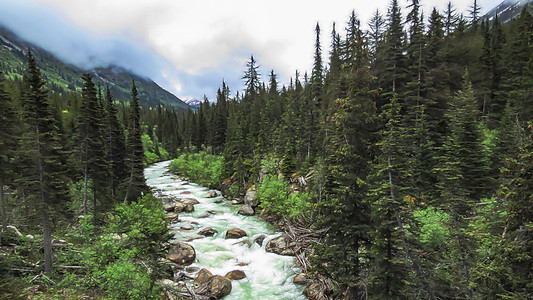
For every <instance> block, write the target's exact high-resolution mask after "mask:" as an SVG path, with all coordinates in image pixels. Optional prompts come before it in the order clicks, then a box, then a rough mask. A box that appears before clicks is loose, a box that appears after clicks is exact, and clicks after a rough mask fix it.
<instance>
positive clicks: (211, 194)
mask: <svg viewBox="0 0 533 300" xmlns="http://www.w3.org/2000/svg"><path fill="white" fill-rule="evenodd" d="M216 196H217V192H215V191H209V192H207V195H205V197H206V198H215V197H216Z"/></svg>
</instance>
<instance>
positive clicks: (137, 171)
mask: <svg viewBox="0 0 533 300" xmlns="http://www.w3.org/2000/svg"><path fill="white" fill-rule="evenodd" d="M130 107H131V111H130V115H129V123H128V138H127V143H126V150H127V153H128V156H127V166H128V169H129V176H128V178H127V179H126V188H125V192H126V196H125V198H124V200H125V201H130V202H131V201H135V200H136V199H137V198H139V197H140V196H142V195H143V194H144V193H146V192H147V191H148V186H147V185H146V179H145V178H144V164H143V160H144V149H143V144H142V139H141V135H142V131H141V124H140V118H141V116H140V115H141V109H140V106H139V97H138V92H137V87H136V86H135V81H132V87H131V101H130Z"/></svg>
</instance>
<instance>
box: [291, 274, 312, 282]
mask: <svg viewBox="0 0 533 300" xmlns="http://www.w3.org/2000/svg"><path fill="white" fill-rule="evenodd" d="M292 282H293V283H294V284H302V285H305V284H307V283H308V282H309V277H308V276H307V274H305V273H303V272H302V273H300V274H298V275H296V276H295V277H294V279H293V280H292Z"/></svg>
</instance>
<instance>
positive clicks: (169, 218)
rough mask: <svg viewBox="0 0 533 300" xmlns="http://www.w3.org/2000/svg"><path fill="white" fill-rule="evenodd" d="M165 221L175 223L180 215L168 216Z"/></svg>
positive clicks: (172, 214) (171, 214)
mask: <svg viewBox="0 0 533 300" xmlns="http://www.w3.org/2000/svg"><path fill="white" fill-rule="evenodd" d="M165 219H166V220H168V221H169V222H174V221H176V220H177V219H178V214H177V213H170V214H166V216H165Z"/></svg>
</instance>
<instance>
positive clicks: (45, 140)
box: [20, 51, 69, 274]
mask: <svg viewBox="0 0 533 300" xmlns="http://www.w3.org/2000/svg"><path fill="white" fill-rule="evenodd" d="M44 84H45V83H44V81H43V79H42V75H41V72H40V69H39V68H38V67H37V65H36V62H35V58H34V57H33V55H32V53H31V52H30V51H28V66H27V68H26V71H25V74H24V79H23V91H22V92H23V93H22V100H23V101H22V104H23V107H24V121H25V124H26V130H25V133H24V134H23V136H22V141H21V143H22V144H21V149H20V152H21V153H20V156H21V160H20V166H21V173H22V177H21V179H20V185H21V187H22V188H23V189H24V190H25V192H26V193H27V194H28V197H29V198H30V199H32V200H34V201H35V203H36V205H37V206H38V207H39V210H40V213H41V219H42V227H43V246H44V247H43V248H44V261H45V272H46V274H50V273H51V272H52V260H53V253H52V232H53V227H52V226H53V225H52V224H53V221H52V220H53V219H54V217H55V216H56V214H55V213H54V212H57V211H61V212H62V214H63V215H65V212H66V209H65V208H66V204H67V202H68V201H69V196H68V188H67V182H68V180H67V178H66V176H65V174H66V172H67V171H66V168H67V167H68V166H67V165H66V162H65V151H64V149H63V147H62V143H61V138H60V134H61V133H60V132H59V129H58V123H57V120H56V119H55V118H54V114H53V113H52V110H51V106H50V103H49V101H48V95H47V93H48V92H47V90H46V89H45V88H44ZM67 214H68V213H67Z"/></svg>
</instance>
